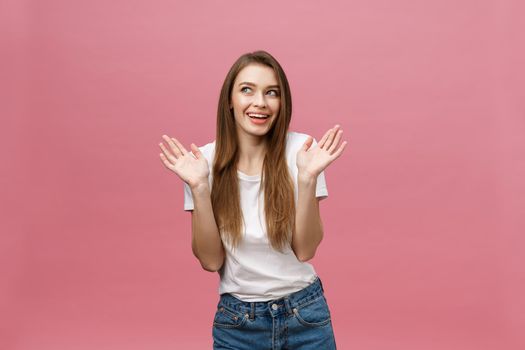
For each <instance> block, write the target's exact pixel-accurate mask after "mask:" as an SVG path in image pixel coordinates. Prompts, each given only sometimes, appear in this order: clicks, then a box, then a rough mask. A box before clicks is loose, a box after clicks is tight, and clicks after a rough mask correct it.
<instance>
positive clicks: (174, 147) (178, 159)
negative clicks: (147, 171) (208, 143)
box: [159, 135, 210, 188]
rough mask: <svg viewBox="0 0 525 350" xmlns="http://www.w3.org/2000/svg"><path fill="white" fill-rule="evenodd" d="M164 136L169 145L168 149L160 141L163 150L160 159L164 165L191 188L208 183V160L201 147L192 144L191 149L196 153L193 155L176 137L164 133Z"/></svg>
mask: <svg viewBox="0 0 525 350" xmlns="http://www.w3.org/2000/svg"><path fill="white" fill-rule="evenodd" d="M162 138H163V139H164V141H166V142H167V143H168V145H169V150H168V149H166V147H165V146H164V144H163V143H162V142H161V143H159V146H160V148H161V149H162V152H163V153H160V159H161V160H162V162H163V163H164V166H165V167H166V168H168V169H169V170H171V171H173V172H174V173H175V174H177V175H178V176H179V177H180V178H181V180H182V181H184V182H186V183H187V184H188V185H189V186H190V188H193V187H196V186H198V185H200V184H202V183H205V184H206V185H208V184H209V183H208V176H209V175H210V170H209V168H208V161H207V160H206V158H204V155H203V154H202V153H201V151H200V150H199V148H198V147H197V146H196V145H195V144H193V143H192V144H191V150H192V152H193V154H195V155H193V154H192V153H191V152H188V151H187V150H186V149H185V148H184V146H183V145H182V144H181V143H180V142H179V141H178V140H177V139H176V138H174V137H171V138H170V137H168V136H166V135H162ZM170 150H171V152H170Z"/></svg>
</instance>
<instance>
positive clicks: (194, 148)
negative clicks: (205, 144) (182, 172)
mask: <svg viewBox="0 0 525 350" xmlns="http://www.w3.org/2000/svg"><path fill="white" fill-rule="evenodd" d="M190 148H191V151H192V152H193V154H194V155H195V158H197V159H201V158H202V153H201V150H200V149H199V147H197V146H196V145H195V144H194V143H192V144H191V145H190Z"/></svg>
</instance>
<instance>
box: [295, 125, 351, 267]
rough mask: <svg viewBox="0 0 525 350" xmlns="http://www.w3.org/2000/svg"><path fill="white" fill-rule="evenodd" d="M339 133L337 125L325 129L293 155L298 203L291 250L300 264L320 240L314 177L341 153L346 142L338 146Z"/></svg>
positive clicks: (320, 228)
mask: <svg viewBox="0 0 525 350" xmlns="http://www.w3.org/2000/svg"><path fill="white" fill-rule="evenodd" d="M342 133H343V131H342V130H340V129H339V125H336V126H335V127H334V128H332V129H329V130H328V131H327V132H326V133H325V134H324V136H323V137H322V138H321V140H320V141H319V143H318V144H317V145H315V146H314V147H311V146H312V144H313V143H314V139H313V138H312V137H308V139H307V140H306V141H305V143H304V144H303V147H302V148H301V149H300V150H299V151H298V152H297V169H298V175H297V186H298V200H297V207H296V213H295V214H296V216H295V232H293V234H292V249H293V251H294V252H295V256H296V257H297V259H299V260H300V261H306V260H310V259H311V258H313V257H314V255H315V251H316V249H317V247H318V246H319V243H321V240H322V239H323V224H322V222H321V216H320V214H319V200H318V199H317V198H316V196H315V189H316V185H317V177H318V176H319V174H321V172H322V171H323V170H324V169H325V168H326V167H327V166H328V165H329V164H331V163H332V162H333V161H334V160H336V159H337V158H339V156H340V155H341V154H342V153H343V150H344V149H345V146H346V144H347V142H346V141H344V142H343V143H341V144H339V142H340V140H341V135H342Z"/></svg>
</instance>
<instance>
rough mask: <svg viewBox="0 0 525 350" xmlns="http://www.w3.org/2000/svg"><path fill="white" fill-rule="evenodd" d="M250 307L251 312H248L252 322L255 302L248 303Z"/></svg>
mask: <svg viewBox="0 0 525 350" xmlns="http://www.w3.org/2000/svg"><path fill="white" fill-rule="evenodd" d="M250 306H251V310H250V320H252V321H253V320H254V319H255V302H253V301H252V302H251V303H250Z"/></svg>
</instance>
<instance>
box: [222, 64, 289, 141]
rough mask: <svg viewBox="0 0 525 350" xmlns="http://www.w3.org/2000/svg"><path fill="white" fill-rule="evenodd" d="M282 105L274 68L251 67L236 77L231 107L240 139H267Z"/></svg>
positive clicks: (255, 65)
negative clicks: (267, 134) (260, 137)
mask: <svg viewBox="0 0 525 350" xmlns="http://www.w3.org/2000/svg"><path fill="white" fill-rule="evenodd" d="M280 106H281V92H280V90H279V83H278V82H277V76H276V74H275V72H274V70H273V69H272V68H271V67H268V66H265V65H262V64H249V65H248V66H246V67H244V68H243V69H242V70H241V71H240V72H239V74H237V77H236V78H235V81H234V85H233V88H232V93H231V105H230V108H233V113H234V116H235V122H236V124H237V133H238V135H239V137H241V136H242V134H245V135H252V136H263V135H265V134H266V133H267V132H268V131H269V130H270V129H271V127H272V125H273V123H274V122H275V119H276V118H277V115H278V114H279V108H280Z"/></svg>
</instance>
